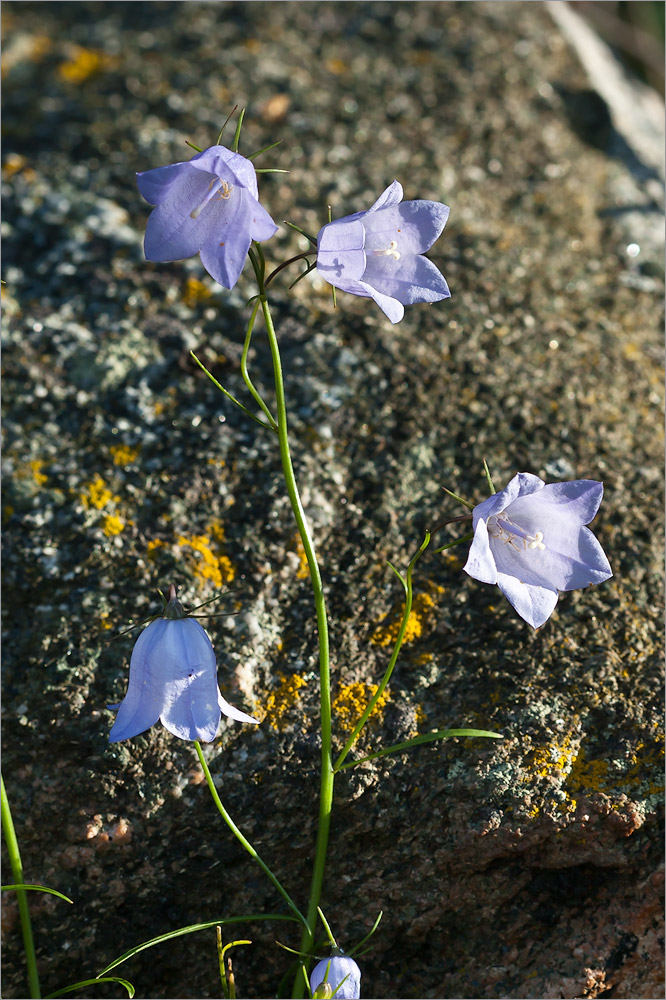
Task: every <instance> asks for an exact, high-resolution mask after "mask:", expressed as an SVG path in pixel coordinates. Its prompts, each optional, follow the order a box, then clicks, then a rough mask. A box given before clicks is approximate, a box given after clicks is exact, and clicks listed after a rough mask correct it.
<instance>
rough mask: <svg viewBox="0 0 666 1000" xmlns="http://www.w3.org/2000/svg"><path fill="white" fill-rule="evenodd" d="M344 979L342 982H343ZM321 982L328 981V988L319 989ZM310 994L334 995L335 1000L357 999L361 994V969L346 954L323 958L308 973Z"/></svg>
mask: <svg viewBox="0 0 666 1000" xmlns="http://www.w3.org/2000/svg"><path fill="white" fill-rule="evenodd" d="M343 980H344V982H343ZM322 983H328V984H329V987H330V989H326V988H325V987H324V989H323V990H322V989H321V984H322ZM310 986H311V987H312V994H313V995H315V994H316V993H317V988H318V987H320V989H319V994H320V995H321V996H322V997H324V996H325V997H335V998H336V1000H338V998H340V1000H358V998H359V997H360V996H361V970H360V969H359V967H358V965H357V964H356V962H355V961H354V959H353V958H349V957H348V956H347V955H334V956H333V957H332V958H323V959H322V960H321V962H318V963H317V964H316V965H315V967H314V969H313V970H312V972H311V973H310Z"/></svg>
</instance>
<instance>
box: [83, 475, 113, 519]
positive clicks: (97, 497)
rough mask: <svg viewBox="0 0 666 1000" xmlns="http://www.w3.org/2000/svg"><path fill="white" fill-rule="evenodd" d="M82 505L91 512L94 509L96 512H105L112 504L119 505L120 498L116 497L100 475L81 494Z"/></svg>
mask: <svg viewBox="0 0 666 1000" xmlns="http://www.w3.org/2000/svg"><path fill="white" fill-rule="evenodd" d="M80 497H81V503H82V504H83V506H84V507H85V508H86V510H89V509H90V508H91V507H94V508H95V509H96V510H103V509H104V507H106V506H107V505H108V504H110V503H118V502H119V500H120V497H117V496H115V495H114V494H113V493H112V492H111V490H110V489H109V488H108V486H107V485H106V483H105V482H104V480H103V479H102V477H101V476H100V475H99V474H96V475H95V478H94V479H93V480H91V481H90V482H89V483H87V484H86V485H85V486H84V488H83V491H82V493H81V494H80Z"/></svg>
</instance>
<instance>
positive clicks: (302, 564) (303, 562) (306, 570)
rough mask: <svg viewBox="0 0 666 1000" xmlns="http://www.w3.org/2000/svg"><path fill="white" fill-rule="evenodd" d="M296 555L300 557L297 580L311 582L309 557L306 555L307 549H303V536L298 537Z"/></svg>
mask: <svg viewBox="0 0 666 1000" xmlns="http://www.w3.org/2000/svg"><path fill="white" fill-rule="evenodd" d="M296 555H297V556H298V560H299V562H298V569H297V570H296V579H297V580H309V579H310V567H309V566H308V560H307V556H306V555H305V549H304V548H303V542H302V541H301V536H300V535H298V536H297V537H296Z"/></svg>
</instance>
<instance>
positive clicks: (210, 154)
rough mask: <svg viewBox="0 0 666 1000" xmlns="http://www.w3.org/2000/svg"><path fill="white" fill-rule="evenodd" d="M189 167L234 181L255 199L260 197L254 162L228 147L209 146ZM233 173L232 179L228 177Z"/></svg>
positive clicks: (198, 154) (194, 157) (192, 160)
mask: <svg viewBox="0 0 666 1000" xmlns="http://www.w3.org/2000/svg"><path fill="white" fill-rule="evenodd" d="M189 165H190V166H192V167H194V168H195V169H197V170H203V171H204V172H206V173H210V174H215V175H216V177H221V178H223V179H225V178H226V180H233V181H235V182H236V183H237V184H239V185H240V186H241V187H244V188H245V189H246V190H247V191H249V192H250V194H251V195H252V197H253V198H258V197H259V192H258V189H257V173H256V171H255V169H254V165H253V163H252V160H248V158H247V157H246V156H241V154H240V153H233V152H232V151H231V150H230V149H227V147H226V146H209V147H208V149H204V150H203V152H201V153H197V155H196V156H193V157H192V159H191V160H190V161H189ZM229 173H231V175H232V177H231V178H230V177H229V176H228V175H229Z"/></svg>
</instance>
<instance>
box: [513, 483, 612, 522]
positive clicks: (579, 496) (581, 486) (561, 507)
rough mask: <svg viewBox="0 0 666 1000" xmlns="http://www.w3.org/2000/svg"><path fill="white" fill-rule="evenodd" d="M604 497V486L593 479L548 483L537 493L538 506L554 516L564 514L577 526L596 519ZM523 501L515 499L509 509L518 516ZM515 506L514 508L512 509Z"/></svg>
mask: <svg viewBox="0 0 666 1000" xmlns="http://www.w3.org/2000/svg"><path fill="white" fill-rule="evenodd" d="M603 495H604V484H603V483H598V482H596V481H595V480H594V479H576V480H574V481H573V482H570V483H548V485H547V486H544V488H543V489H542V490H541V492H540V493H539V506H540V507H541V508H542V509H543V508H547V509H548V514H547V515H546V516H550V511H551V510H552V512H553V513H554V514H564V513H566V516H567V517H570V518H571V519H572V520H575V521H578V523H579V524H589V523H590V521H592V520H593V519H594V517H596V514H597V511H598V510H599V506H600V504H601V501H602V498H603ZM524 503H529V501H525V500H524V499H523V498H522V497H521V498H519V499H516V500H515V501H514V502H513V504H512V507H511V510H512V512H513V511H514V509H515V510H516V511H517V516H520V510H521V509H522V506H521V505H523V504H524ZM514 504H515V507H514Z"/></svg>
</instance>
